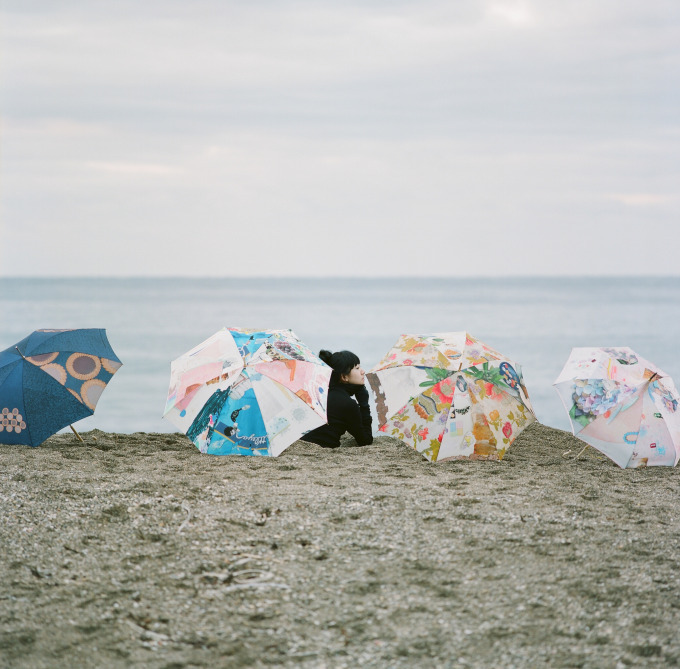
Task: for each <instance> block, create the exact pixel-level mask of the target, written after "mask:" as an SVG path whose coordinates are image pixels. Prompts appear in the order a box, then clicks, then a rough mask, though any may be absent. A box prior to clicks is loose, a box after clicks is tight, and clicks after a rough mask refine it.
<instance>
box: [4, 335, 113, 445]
mask: <svg viewBox="0 0 680 669" xmlns="http://www.w3.org/2000/svg"><path fill="white" fill-rule="evenodd" d="M121 365H122V363H121V361H120V360H119V359H118V358H117V356H116V354H115V353H114V352H113V349H112V348H111V345H110V344H109V341H108V339H107V338H106V331H105V330H100V329H77V330H36V331H35V332H33V333H31V334H30V335H28V337H26V338H25V339H22V340H21V341H20V342H18V343H17V344H15V345H14V346H10V347H9V348H7V349H5V350H4V351H2V352H0V443H3V444H28V445H30V446H37V445H39V444H41V443H42V442H43V441H45V439H47V438H48V437H50V436H51V435H53V434H54V433H55V432H58V431H59V430H61V428H63V427H66V426H67V425H70V424H71V423H74V422H75V421H77V420H80V419H81V418H85V417H87V416H91V415H92V414H93V413H94V410H95V407H96V406H97V402H98V401H99V397H100V396H101V394H102V392H103V391H104V388H105V387H106V385H107V383H108V382H109V381H110V380H111V377H112V376H113V375H114V374H115V373H116V372H117V371H118V369H119V368H120V367H121ZM72 429H73V427H72ZM73 431H74V432H75V429H73ZM76 434H77V432H76Z"/></svg>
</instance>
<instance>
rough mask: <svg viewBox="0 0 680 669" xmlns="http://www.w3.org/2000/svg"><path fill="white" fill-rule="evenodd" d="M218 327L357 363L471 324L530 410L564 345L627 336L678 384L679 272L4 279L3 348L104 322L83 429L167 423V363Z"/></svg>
mask: <svg viewBox="0 0 680 669" xmlns="http://www.w3.org/2000/svg"><path fill="white" fill-rule="evenodd" d="M223 326H242V327H251V326H252V327H258V328H291V329H292V330H293V331H294V332H295V333H296V334H297V335H298V336H299V337H300V338H301V339H302V340H304V341H305V342H306V343H307V344H309V345H310V346H311V347H312V349H314V350H318V349H319V348H329V349H331V350H337V349H342V348H346V349H350V350H353V351H355V352H356V353H357V355H359V357H360V358H361V361H362V364H363V365H364V367H365V369H367V370H368V369H369V368H370V367H371V366H372V365H373V364H375V363H376V362H378V361H379V360H380V358H381V357H382V356H383V354H384V353H385V352H386V351H387V350H388V349H389V348H390V347H391V346H392V344H393V343H394V342H395V341H396V340H397V337H398V336H399V335H400V334H401V333H405V332H411V333H417V332H445V331H456V330H467V331H468V332H469V333H470V334H472V335H474V336H475V337H477V338H479V339H481V340H482V341H484V342H486V343H487V344H489V345H490V346H493V347H494V348H496V349H498V350H500V351H501V352H503V353H505V354H507V355H508V356H509V357H510V358H512V359H513V360H515V361H517V362H518V363H520V365H521V366H522V369H523V372H524V377H525V381H526V385H527V388H528V390H529V394H530V396H531V399H532V401H533V404H534V408H535V410H536V413H537V415H538V419H539V420H540V421H541V422H542V423H544V424H546V425H552V426H554V427H558V428H562V429H569V423H568V421H567V419H566V415H565V413H564V409H563V407H562V405H561V403H560V401H559V399H558V397H557V394H556V393H555V391H554V390H553V388H552V383H553V381H554V380H555V378H556V377H557V375H558V374H559V371H560V369H561V368H562V366H563V364H564V362H565V361H566V359H567V357H568V356H569V352H570V350H571V348H572V347H574V346H630V347H632V348H633V349H635V350H636V351H637V352H638V353H639V354H640V355H642V356H643V357H646V358H648V359H649V360H651V361H653V362H654V363H656V364H657V365H658V366H659V367H661V368H662V369H663V370H664V371H666V372H667V373H669V374H670V375H671V376H673V377H674V379H675V381H676V383H677V384H678V385H680V278H678V277H672V278H645V279H639V278H638V279H623V278H620V279H612V278H607V279H596V278H569V279H555V278H550V279H545V278H539V279H536V278H531V279H528V278H513V279H465V280H461V279H420V280H413V279H373V280H353V279H256V280H243V279H238V280H237V279H1V278H0V350H2V349H5V348H7V347H9V346H11V345H13V344H14V343H15V342H17V341H18V340H20V339H22V338H23V337H25V336H26V335H27V334H29V333H30V332H31V331H33V330H35V329H38V328H69V327H103V328H106V331H107V334H108V337H109V341H110V342H111V345H112V346H113V348H114V350H115V351H116V353H117V354H118V357H119V358H120V359H121V360H122V361H123V363H124V366H123V367H122V368H121V370H120V371H119V372H118V373H117V374H116V376H115V377H114V378H113V380H112V381H111V383H110V384H109V386H108V387H107V389H106V390H105V392H104V395H103V396H102V398H101V400H100V402H99V405H98V407H97V412H96V414H95V415H94V416H92V417H90V418H87V419H85V420H82V421H80V422H79V423H78V424H77V427H78V429H79V430H83V431H86V430H90V429H93V428H95V427H96V428H99V429H102V430H105V431H115V432H137V431H144V432H174V431H175V428H174V427H173V426H172V425H171V424H170V423H168V422H167V421H165V420H163V418H162V414H163V409H164V406H165V398H166V394H167V389H168V382H169V378H170V362H171V361H172V360H173V359H174V358H176V357H178V356H179V355H181V354H182V353H184V352H185V351H187V350H188V349H190V348H192V347H193V346H195V345H196V344H198V343H200V342H201V341H203V340H204V339H206V338H207V337H209V336H210V335H211V334H213V333H214V332H216V331H217V330H219V329H220V328H221V327H223Z"/></svg>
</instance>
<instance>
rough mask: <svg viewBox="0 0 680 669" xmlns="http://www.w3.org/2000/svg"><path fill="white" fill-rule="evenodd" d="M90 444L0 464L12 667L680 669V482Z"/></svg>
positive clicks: (531, 468) (617, 473) (2, 610)
mask: <svg viewBox="0 0 680 669" xmlns="http://www.w3.org/2000/svg"><path fill="white" fill-rule="evenodd" d="M82 436H83V438H84V440H85V443H84V444H81V443H80V442H78V441H77V440H76V439H75V437H74V436H73V435H71V434H62V435H57V436H55V437H52V438H50V439H49V440H48V441H47V442H45V444H43V445H42V446H40V447H39V448H28V447H10V446H0V477H1V484H0V504H1V510H0V513H1V517H2V523H1V524H0V551H1V555H0V573H1V580H0V582H1V583H2V588H1V589H0V667H3V668H5V667H49V668H53V667H153V668H155V667H158V668H165V669H172V668H180V667H265V666H283V667H359V666H361V667H416V666H417V667H458V666H461V667H535V666H545V667H598V668H600V667H613V668H615V667H640V666H645V667H667V666H677V665H678V664H680V641H679V640H678V630H679V629H680V569H678V560H679V559H680V551H679V549H680V498H679V494H678V493H679V492H680V486H679V480H680V478H679V476H680V475H679V472H678V470H677V469H671V468H649V469H637V470H621V469H619V468H618V467H617V466H616V465H615V464H614V463H612V462H611V461H609V460H607V459H606V458H604V457H603V456H601V455H599V454H598V453H597V452H595V451H593V450H592V449H590V448H589V449H587V450H586V451H585V453H583V454H582V455H581V456H580V457H579V458H578V459H576V458H575V456H576V455H577V454H579V452H580V451H581V449H582V447H583V443H582V442H580V441H578V440H576V439H575V438H574V437H572V436H571V435H570V434H567V433H565V432H562V431H559V430H555V429H552V428H548V427H545V426H542V425H540V424H534V425H532V426H531V427H529V428H528V429H527V430H525V431H524V433H522V435H520V437H519V438H518V439H517V441H515V443H514V444H513V445H512V447H511V448H510V450H509V451H508V452H507V455H506V457H505V459H504V460H503V461H501V462H493V461H487V462H485V461H457V462H443V463H436V464H431V463H429V462H428V461H426V460H425V459H423V458H422V457H421V456H420V455H418V454H417V453H416V452H414V451H412V450H411V449H409V448H408V447H407V446H405V445H404V444H403V443H401V442H399V441H397V440H394V439H391V438H389V437H380V438H378V439H377V440H376V441H375V443H374V444H373V445H372V446H368V447H364V448H352V447H350V446H349V444H351V443H353V440H351V439H348V440H347V441H346V442H344V444H343V446H342V447H341V448H339V449H336V450H325V449H322V448H319V447H318V446H315V445H312V444H306V443H304V442H296V443H295V444H294V445H293V446H291V447H290V448H289V449H288V450H287V451H285V452H284V453H283V454H282V455H281V456H280V457H279V458H271V459H270V458H245V457H237V456H233V457H213V456H206V455H201V454H200V453H199V452H198V451H197V450H196V449H195V448H194V446H193V445H192V444H191V443H190V442H189V441H188V439H187V438H186V437H184V436H183V435H179V434H141V433H138V434H132V435H121V434H108V433H103V432H99V431H93V432H89V433H85V434H84V435H82Z"/></svg>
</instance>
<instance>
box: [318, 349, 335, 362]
mask: <svg viewBox="0 0 680 669" xmlns="http://www.w3.org/2000/svg"><path fill="white" fill-rule="evenodd" d="M319 357H320V358H321V359H322V360H323V361H324V362H325V363H326V364H327V365H330V364H331V358H332V357H333V354H332V353H331V352H330V351H327V350H326V349H325V348H322V349H321V350H320V351H319Z"/></svg>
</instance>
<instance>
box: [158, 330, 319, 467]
mask: <svg viewBox="0 0 680 669" xmlns="http://www.w3.org/2000/svg"><path fill="white" fill-rule="evenodd" d="M331 372H332V370H331V368H330V367H329V366H328V365H326V364H325V363H324V362H323V361H321V360H320V359H319V358H318V357H317V356H316V355H315V354H314V353H312V351H311V350H310V349H309V348H308V347H307V346H305V344H303V343H302V342H301V341H300V340H299V339H298V337H297V336H296V335H295V334H294V333H293V332H292V331H291V330H248V329H242V328H223V329H222V330H220V331H219V332H217V333H215V334H214V335H213V336H212V337H210V338H208V339H206V340H205V341H204V342H202V343H201V344H199V345H198V346H196V347H195V348H193V349H191V350H190V351H188V352H187V353H185V354H184V355H182V356H180V357H179V358H177V360H175V361H173V363H172V365H171V370H170V389H169V391H168V398H167V402H166V407H165V414H164V417H165V418H167V419H168V420H169V421H170V422H172V423H173V424H174V425H176V426H177V427H178V428H180V429H181V430H182V431H183V432H185V433H186V435H187V436H188V437H189V438H190V439H191V440H192V441H193V442H194V444H195V445H196V447H197V448H198V449H199V450H200V451H201V452H202V453H212V454H215V455H268V456H278V455H280V454H281V453H282V452H283V451H284V450H285V449H286V448H288V446H290V445H291V444H292V443H293V442H294V441H296V440H297V439H299V438H300V437H301V436H302V435H304V434H306V433H307V432H309V431H310V430H313V429H314V428H316V427H319V426H320V425H323V424H324V423H326V403H327V397H328V384H329V381H330V377H331Z"/></svg>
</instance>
